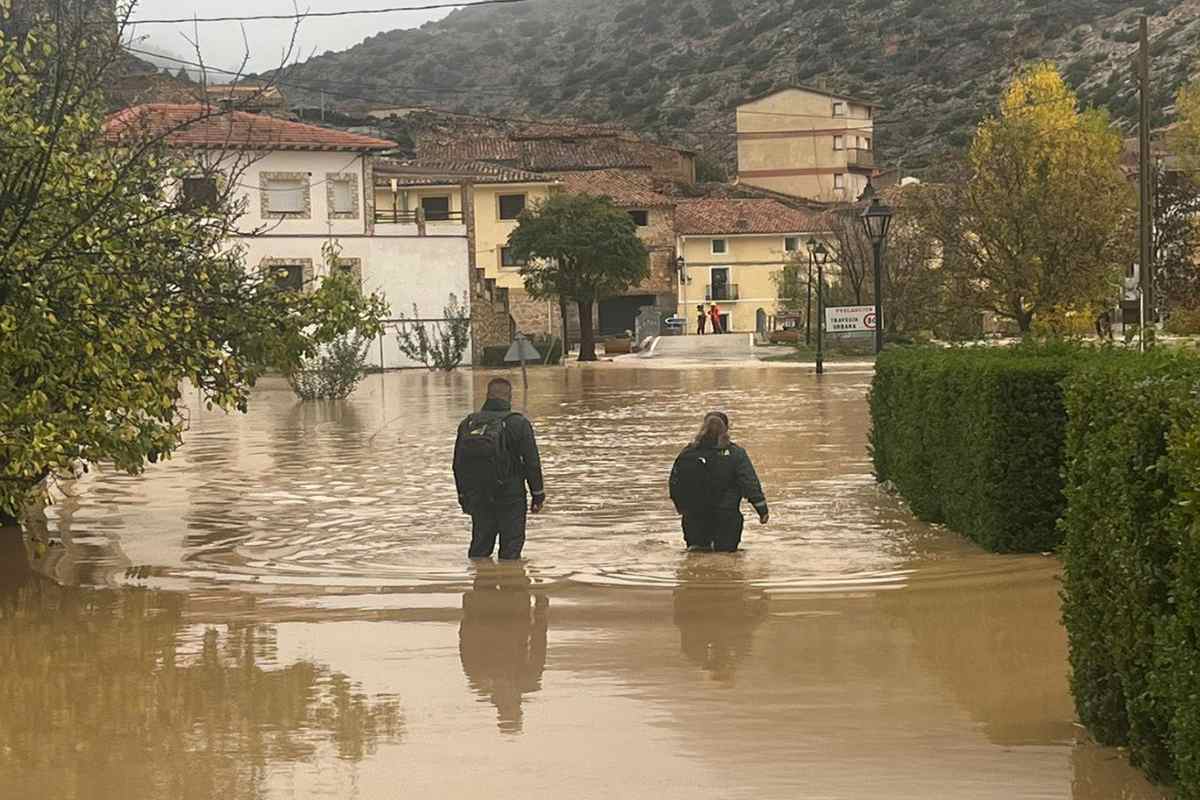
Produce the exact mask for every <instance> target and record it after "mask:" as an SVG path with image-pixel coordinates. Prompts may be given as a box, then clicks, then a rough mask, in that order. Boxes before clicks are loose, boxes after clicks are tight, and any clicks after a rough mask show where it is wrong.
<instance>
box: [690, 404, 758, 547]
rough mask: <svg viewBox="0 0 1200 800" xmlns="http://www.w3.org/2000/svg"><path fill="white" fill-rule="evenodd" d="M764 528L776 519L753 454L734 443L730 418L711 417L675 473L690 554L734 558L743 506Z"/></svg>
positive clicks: (739, 536) (740, 527) (711, 413)
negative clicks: (731, 555)
mask: <svg viewBox="0 0 1200 800" xmlns="http://www.w3.org/2000/svg"><path fill="white" fill-rule="evenodd" d="M743 499H745V500H749V501H750V504H751V505H752V506H754V510H755V511H756V512H757V513H758V520H759V522H760V523H762V524H763V525H765V524H767V521H768V520H769V519H770V512H769V510H768V508H767V500H766V497H765V496H764V495H763V490H762V484H761V483H760V482H759V480H758V474H757V473H756V472H755V471H754V464H753V463H751V461H750V456H749V454H748V453H747V452H746V451H745V450H743V449H742V448H741V447H738V446H737V445H736V444H734V443H733V442H732V441H731V440H730V438H729V417H727V416H725V415H724V414H722V413H721V412H719V411H713V412H709V413H708V414H706V415H705V417H704V424H703V425H702V426H701V428H700V432H699V433H698V434H697V435H696V438H695V439H693V440H692V443H691V444H690V445H688V446H687V447H686V448H684V450H683V452H682V453H680V454H679V457H678V458H677V459H675V466H674V468H673V469H672V470H671V501H672V502H673V503H675V510H676V511H678V512H679V514H681V515H682V517H683V538H684V540H685V541H686V542H687V546H688V549H689V550H715V551H718V552H723V553H732V552H734V551H735V550H737V549H738V545H739V544H741V541H742V528H743V525H744V524H745V519H744V518H743V517H742V510H741V507H742V500H743Z"/></svg>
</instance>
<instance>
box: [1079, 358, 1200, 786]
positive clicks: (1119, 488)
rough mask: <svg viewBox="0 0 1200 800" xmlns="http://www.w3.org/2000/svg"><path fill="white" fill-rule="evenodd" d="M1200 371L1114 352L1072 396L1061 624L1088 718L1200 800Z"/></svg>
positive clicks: (1096, 362)
mask: <svg viewBox="0 0 1200 800" xmlns="http://www.w3.org/2000/svg"><path fill="white" fill-rule="evenodd" d="M1198 389H1200V360H1198V359H1196V358H1193V357H1185V356H1179V355H1168V354H1154V355H1145V356H1139V355H1137V354H1133V353H1111V354H1108V355H1106V356H1105V357H1103V358H1097V359H1091V360H1089V361H1088V362H1087V363H1085V364H1082V365H1081V366H1080V368H1079V369H1078V370H1076V371H1075V373H1074V374H1073V375H1072V376H1071V377H1070V379H1069V380H1068V381H1067V384H1066V406H1067V410H1068V413H1069V415H1070V422H1069V425H1068V429H1067V438H1066V462H1065V476H1066V487H1065V494H1066V497H1067V500H1068V506H1067V512H1066V515H1065V517H1064V519H1063V522H1062V525H1061V527H1062V530H1063V533H1064V535H1065V541H1064V546H1063V550H1062V554H1063V558H1064V562H1065V574H1064V578H1063V619H1064V622H1065V623H1066V626H1067V632H1068V636H1069V639H1070V645H1071V667H1072V679H1071V683H1072V690H1073V692H1074V694H1075V702H1076V706H1077V708H1078V710H1079V715H1080V719H1081V720H1082V721H1083V722H1084V724H1086V725H1087V727H1088V728H1089V729H1090V730H1091V732H1092V734H1093V735H1094V736H1095V737H1096V738H1097V739H1098V740H1099V741H1100V742H1102V743H1104V744H1111V745H1128V746H1129V748H1130V755H1131V759H1132V761H1133V763H1134V764H1136V765H1138V766H1139V767H1141V768H1142V769H1143V770H1145V771H1146V773H1147V774H1149V775H1150V776H1151V777H1152V778H1154V779H1156V780H1164V781H1165V780H1170V779H1171V778H1172V777H1173V776H1174V775H1176V774H1177V775H1178V777H1179V789H1180V793H1179V796H1180V797H1181V798H1200V419H1198V415H1197V394H1196V393H1197V390H1198Z"/></svg>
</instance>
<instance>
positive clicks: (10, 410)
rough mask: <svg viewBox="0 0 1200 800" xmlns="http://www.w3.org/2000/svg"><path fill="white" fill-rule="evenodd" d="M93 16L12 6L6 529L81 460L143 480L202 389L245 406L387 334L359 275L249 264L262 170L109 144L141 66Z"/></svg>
mask: <svg viewBox="0 0 1200 800" xmlns="http://www.w3.org/2000/svg"><path fill="white" fill-rule="evenodd" d="M92 5H93V4H91V3H61V4H59V3H52V4H46V6H45V8H44V9H43V10H40V11H39V10H37V8H35V9H34V10H32V11H29V10H28V9H27V10H26V17H25V18H24V19H22V20H21V22H20V24H19V25H18V24H16V23H15V22H14V20H13V18H12V17H10V16H8V12H6V11H5V6H4V5H2V4H0V154H2V155H0V517H5V516H7V517H10V518H11V517H15V516H17V514H18V512H19V511H20V509H21V508H22V507H23V506H24V505H25V504H26V503H27V502H28V501H29V500H30V499H31V490H33V488H34V487H35V486H36V485H37V484H38V483H39V482H40V481H41V480H43V479H45V478H46V477H48V476H52V475H55V474H63V473H69V472H70V471H71V470H72V469H73V467H74V465H75V464H76V463H78V462H79V461H83V462H111V463H113V464H114V465H115V466H116V467H118V468H120V469H124V470H128V471H130V472H137V471H139V470H140V469H142V467H143V465H144V464H145V462H146V460H147V459H149V460H151V461H153V460H155V459H157V458H159V457H162V456H165V455H167V454H169V453H171V451H173V450H174V449H175V448H176V447H177V446H178V445H179V443H180V440H181V439H180V437H181V434H182V432H183V430H184V422H185V421H184V419H183V417H182V414H181V411H180V408H179V399H180V396H181V391H182V387H183V386H184V384H185V382H186V383H188V384H190V385H191V386H193V387H195V389H197V390H199V391H201V392H203V393H204V395H205V396H206V397H207V399H208V402H209V403H210V405H216V406H221V407H223V408H227V409H244V408H245V407H246V403H247V400H248V397H249V392H250V389H251V387H252V386H253V385H254V383H255V380H256V379H257V378H258V377H259V376H260V375H261V374H262V373H263V372H264V371H265V370H267V369H268V368H272V367H274V368H281V369H284V370H287V369H289V368H292V367H294V366H295V365H296V364H297V363H299V361H300V359H302V358H303V357H305V356H311V355H313V354H315V352H316V351H317V349H318V347H319V346H320V344H321V343H322V342H327V341H330V340H332V339H334V338H337V337H338V336H341V335H343V334H345V333H348V332H349V331H351V330H356V329H357V330H361V331H362V332H363V333H364V334H365V335H369V336H372V335H375V333H376V332H377V331H378V320H379V318H380V312H381V310H382V306H381V304H380V301H379V298H376V297H363V296H362V294H361V293H360V292H359V291H358V288H357V286H356V285H353V284H352V282H351V280H350V279H349V278H331V279H327V280H326V281H325V282H324V283H323V284H322V285H320V286H319V287H318V286H310V287H306V289H307V291H305V292H291V291H286V290H284V289H282V288H281V287H280V286H279V285H278V284H277V281H276V276H273V275H269V274H254V273H251V272H248V271H247V270H246V268H245V265H244V262H243V258H242V253H241V252H240V250H239V249H238V248H237V247H236V246H235V245H234V244H232V242H234V241H236V240H235V239H234V236H235V234H236V230H237V227H236V226H237V219H238V217H239V215H240V213H241V211H242V203H241V201H240V200H239V199H238V198H239V196H240V195H239V194H238V193H237V184H238V180H239V177H240V174H241V170H242V169H244V167H245V165H246V163H247V162H246V161H245V160H244V159H243V160H239V158H238V157H235V155H234V154H231V153H211V152H209V153H208V154H207V155H206V156H204V157H200V156H198V155H193V156H186V155H183V154H180V153H178V152H172V151H170V150H168V149H167V148H166V147H165V144H164V138H165V135H166V134H164V133H163V132H158V133H156V134H147V135H146V136H144V137H131V138H128V139H123V140H122V141H121V142H120V143H119V144H118V143H114V142H113V141H110V140H109V139H107V138H106V137H105V134H104V130H103V122H104V116H103V112H104V105H103V98H102V97H101V95H100V93H99V89H98V87H102V86H106V85H109V84H110V83H111V82H112V81H114V80H118V79H119V70H120V65H121V64H122V63H123V57H122V53H121V50H120V46H119V41H120V32H119V31H114V30H113V29H112V28H111V27H109V26H105V25H99V24H96V22H95V20H94V19H93V18H92V17H91V11H90V8H91V7H92ZM198 113H204V114H219V113H222V112H220V111H217V110H210V111H205V112H198ZM168 133H169V132H168ZM198 176H199V177H200V178H201V179H205V180H209V181H211V184H210V185H211V186H214V187H217V188H216V189H214V190H213V191H212V192H209V193H205V196H204V198H203V200H202V201H201V202H197V201H196V199H195V197H192V198H191V199H190V200H189V198H188V196H187V194H186V193H185V192H183V191H181V189H182V186H183V181H184V179H185V178H186V179H189V180H194V179H196V178H197V177H198Z"/></svg>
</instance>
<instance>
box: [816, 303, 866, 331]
mask: <svg viewBox="0 0 1200 800" xmlns="http://www.w3.org/2000/svg"><path fill="white" fill-rule="evenodd" d="M825 330H826V331H827V332H829V333H855V332H865V331H873V330H875V307H874V306H838V307H835V308H827V309H825Z"/></svg>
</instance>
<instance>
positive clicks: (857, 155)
mask: <svg viewBox="0 0 1200 800" xmlns="http://www.w3.org/2000/svg"><path fill="white" fill-rule="evenodd" d="M846 166H847V167H852V168H853V167H857V168H859V169H874V168H875V151H874V150H864V149H863V148H861V147H850V148H847V149H846Z"/></svg>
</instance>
